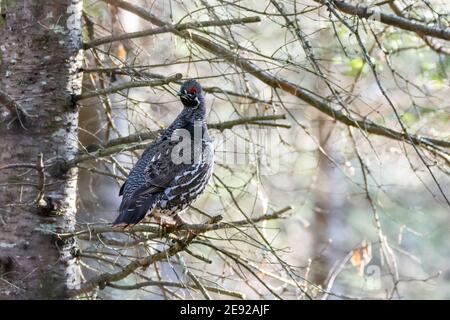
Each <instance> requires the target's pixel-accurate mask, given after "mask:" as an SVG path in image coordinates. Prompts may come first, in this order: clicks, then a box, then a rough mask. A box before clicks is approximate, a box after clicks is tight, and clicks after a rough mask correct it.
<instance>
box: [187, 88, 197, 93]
mask: <svg viewBox="0 0 450 320" xmlns="http://www.w3.org/2000/svg"><path fill="white" fill-rule="evenodd" d="M186 91H187V93H193V94H195V93H197V92H198V90H197V88H196V87H190V88H188V89H187V90H186Z"/></svg>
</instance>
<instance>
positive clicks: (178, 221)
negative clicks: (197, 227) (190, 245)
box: [174, 214, 197, 242]
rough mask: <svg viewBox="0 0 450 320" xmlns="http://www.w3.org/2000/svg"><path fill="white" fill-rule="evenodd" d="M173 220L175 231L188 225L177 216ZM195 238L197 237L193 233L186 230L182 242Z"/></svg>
mask: <svg viewBox="0 0 450 320" xmlns="http://www.w3.org/2000/svg"><path fill="white" fill-rule="evenodd" d="M174 220H175V223H176V226H177V229H180V228H181V227H183V226H185V225H187V224H188V223H187V222H186V221H185V220H184V219H183V218H182V217H181V216H180V215H179V214H175V216H174ZM196 236H197V234H196V233H195V232H194V231H192V230H190V229H188V228H186V237H185V238H184V242H189V241H191V240H192V239H193V238H195V237H196Z"/></svg>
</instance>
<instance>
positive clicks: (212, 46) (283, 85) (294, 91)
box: [103, 0, 450, 149]
mask: <svg viewBox="0 0 450 320" xmlns="http://www.w3.org/2000/svg"><path fill="white" fill-rule="evenodd" d="M103 1H105V2H107V3H110V4H112V5H115V6H117V7H120V8H122V9H125V10H127V11H129V12H132V13H134V14H136V15H138V16H139V17H141V18H143V19H145V20H147V21H150V22H151V23H153V24H155V25H157V26H164V25H167V24H168V23H167V22H164V21H162V20H160V19H159V18H158V17H156V16H155V15H153V14H152V13H150V12H149V11H147V10H146V9H144V8H142V7H140V6H137V5H133V4H131V3H129V2H125V1H122V0H103ZM395 18H397V19H400V18H399V17H396V16H395ZM173 33H174V34H176V35H178V36H180V37H182V38H185V39H190V40H191V41H193V42H194V43H196V44H197V45H199V46H200V47H202V48H203V49H205V50H207V51H209V52H210V53H213V54H215V55H216V56H218V57H222V58H223V59H225V60H227V61H228V62H229V63H231V64H232V65H236V66H238V67H240V68H242V69H243V70H245V71H246V72H248V73H250V74H251V75H253V76H254V77H256V78H258V79H259V80H260V81H262V82H264V83H265V84H267V85H269V86H271V87H273V88H275V89H276V88H279V89H281V90H283V91H285V92H287V93H290V94H291V95H293V96H296V97H297V98H299V99H301V100H303V101H304V102H306V103H308V104H309V105H311V106H312V107H314V108H316V109H318V110H319V111H321V112H322V113H325V114H327V115H328V116H330V117H332V118H333V119H335V120H337V121H339V122H341V123H343V124H345V125H347V126H352V127H356V128H359V129H361V130H365V131H366V132H368V133H372V134H375V135H379V136H384V137H387V138H391V139H394V140H399V141H404V142H406V143H409V142H411V143H414V144H416V145H426V146H429V147H431V148H434V149H436V148H437V147H438V146H439V147H444V148H450V141H444V140H439V139H434V138H431V137H423V136H419V135H411V134H409V136H406V134H405V133H403V132H398V131H396V130H392V129H390V128H387V127H384V126H381V125H378V124H376V123H374V122H373V121H371V120H368V119H363V120H361V119H355V118H354V117H352V116H350V115H347V114H344V113H343V112H342V111H341V110H337V109H335V108H333V107H332V106H331V105H330V104H329V102H327V101H325V100H324V99H320V98H318V97H317V96H315V95H314V94H313V93H311V92H310V91H309V90H307V89H305V88H303V87H300V86H298V85H296V84H293V83H291V82H289V81H287V80H285V79H282V78H278V77H276V76H274V75H273V74H271V73H269V72H267V71H264V70H262V69H260V68H259V67H258V66H257V65H255V64H254V63H252V62H250V61H248V60H247V59H246V58H243V57H241V56H240V55H239V54H237V53H235V52H233V51H231V50H229V49H227V48H225V47H223V46H221V45H219V44H218V43H215V42H212V41H210V40H208V39H207V38H205V37H203V36H200V35H198V34H195V33H192V32H186V31H173Z"/></svg>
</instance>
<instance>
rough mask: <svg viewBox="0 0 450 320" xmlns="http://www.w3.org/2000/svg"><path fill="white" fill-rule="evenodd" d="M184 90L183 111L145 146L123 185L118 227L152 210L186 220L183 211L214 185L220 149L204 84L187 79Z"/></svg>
mask: <svg viewBox="0 0 450 320" xmlns="http://www.w3.org/2000/svg"><path fill="white" fill-rule="evenodd" d="M178 95H179V96H180V98H181V102H182V103H183V105H184V108H183V111H182V112H181V113H180V114H179V115H178V117H177V118H176V119H175V120H174V122H173V123H172V124H171V125H170V126H169V127H168V128H167V129H166V130H164V132H163V133H162V134H161V135H160V136H159V138H158V139H156V140H155V141H153V142H152V143H151V144H150V146H149V147H148V148H147V149H146V150H145V151H144V153H143V154H142V156H141V158H140V159H139V160H138V162H137V163H136V165H135V166H134V167H133V169H132V170H131V172H130V174H129V176H128V178H127V180H126V181H125V183H124V184H123V185H122V187H121V188H120V192H119V195H121V196H122V203H121V204H120V207H119V212H120V213H119V216H118V217H117V219H116V220H115V221H114V222H113V225H115V226H123V227H125V226H129V225H134V224H136V223H138V222H139V221H141V220H142V219H143V218H144V217H145V216H146V215H147V214H149V216H151V217H154V218H156V219H157V220H160V221H161V220H163V219H164V220H166V219H169V220H170V218H172V219H173V220H174V221H175V223H176V224H182V223H184V221H183V220H182V219H181V217H180V216H179V215H178V213H180V212H181V211H183V210H184V209H186V208H187V207H188V206H189V205H190V204H191V203H192V202H193V201H194V200H195V199H196V198H197V197H198V196H199V195H200V194H201V193H202V192H203V191H204V190H205V187H206V185H207V184H208V181H209V179H210V177H211V175H212V171H213V165H214V150H213V146H212V140H211V139H210V137H209V134H208V128H207V126H206V121H205V115H206V108H205V101H204V95H203V90H202V87H201V86H200V84H199V83H198V82H197V81H195V80H192V79H191V80H187V81H185V82H184V83H183V85H182V86H181V88H180V91H179V92H178ZM169 217H170V218H169Z"/></svg>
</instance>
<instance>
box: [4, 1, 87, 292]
mask: <svg viewBox="0 0 450 320" xmlns="http://www.w3.org/2000/svg"><path fill="white" fill-rule="evenodd" d="M81 14H82V1H81V0H59V1H53V0H39V1H37V0H34V1H33V0H20V1H19V0H9V1H2V14H1V17H0V54H1V55H0V59H1V61H0V90H1V91H3V92H5V93H6V94H8V95H9V96H10V97H12V99H14V100H15V101H16V102H17V103H18V104H19V105H20V108H21V109H23V111H24V113H23V114H22V113H21V114H17V113H16V114H14V113H12V112H11V110H8V109H7V108H5V106H3V105H0V115H1V120H2V121H1V122H0V141H1V148H2V150H1V152H0V167H1V166H5V165H9V164H13V163H29V164H36V163H38V164H39V161H37V159H38V158H39V157H38V155H39V154H41V153H42V155H43V164H44V166H43V168H41V167H40V166H39V165H37V169H39V170H36V169H35V168H31V167H30V168H23V167H20V166H19V167H16V168H8V169H3V170H0V299H17V298H23V299H33V298H40V299H55V298H64V297H65V296H66V295H65V294H66V292H67V289H74V287H76V286H77V284H78V282H79V281H78V268H77V265H76V263H75V260H74V259H73V258H72V255H71V250H73V249H74V246H75V244H74V243H73V242H61V241H57V239H56V238H55V237H54V236H52V233H51V232H48V231H59V230H65V231H71V230H73V229H74V225H75V211H76V203H75V201H76V184H77V172H76V169H70V170H69V171H66V172H64V171H63V170H59V169H58V168H61V167H64V166H55V165H53V166H50V164H55V163H58V162H61V163H62V161H63V160H62V159H66V160H70V159H71V158H73V157H74V156H75V153H76V151H77V126H78V111H77V108H76V106H75V105H74V103H73V102H72V101H73V100H72V99H71V98H72V97H73V96H75V95H78V94H80V89H81V74H80V73H79V72H78V70H79V68H80V67H81V66H80V63H81V53H82V51H81V50H80V48H81V46H82V41H81V40H82V39H81ZM42 185H43V186H44V187H43V188H42ZM45 230H47V232H45Z"/></svg>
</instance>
